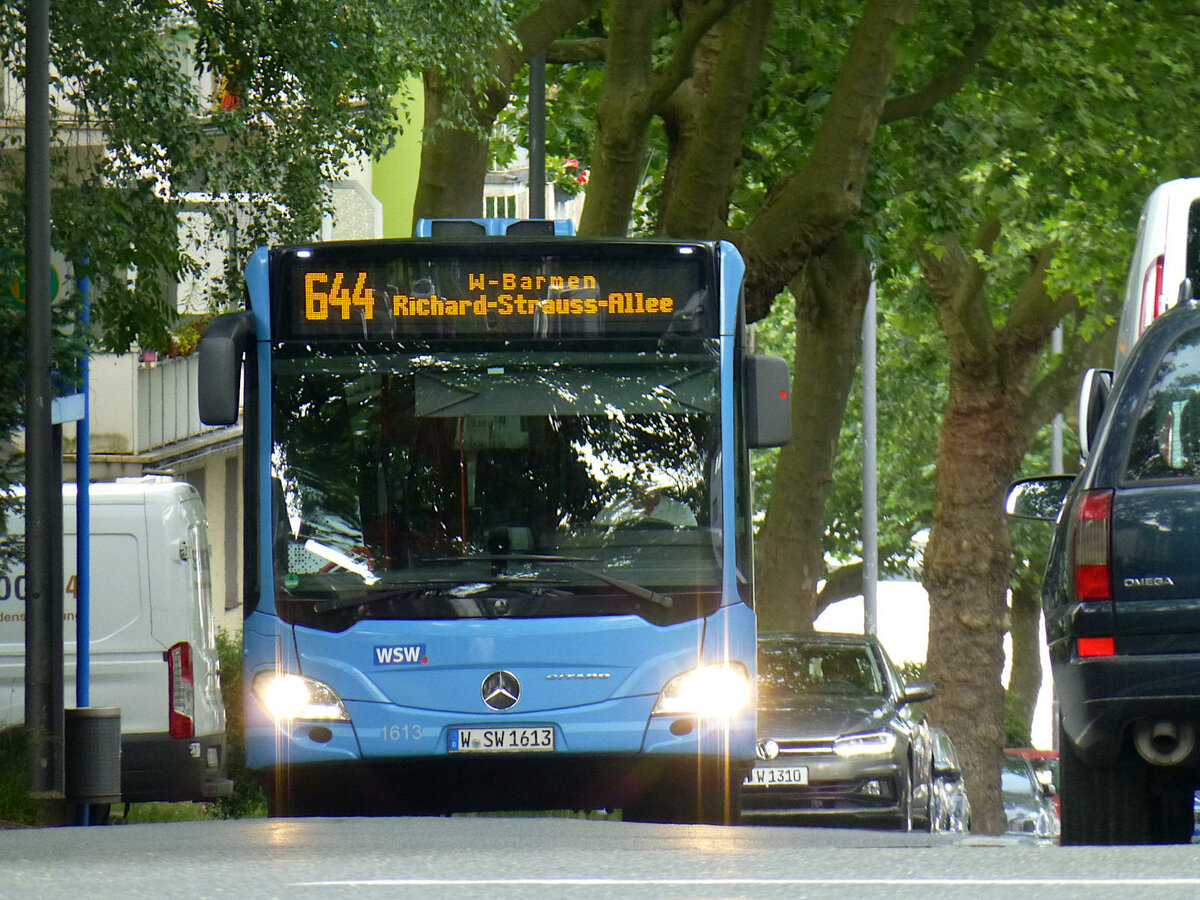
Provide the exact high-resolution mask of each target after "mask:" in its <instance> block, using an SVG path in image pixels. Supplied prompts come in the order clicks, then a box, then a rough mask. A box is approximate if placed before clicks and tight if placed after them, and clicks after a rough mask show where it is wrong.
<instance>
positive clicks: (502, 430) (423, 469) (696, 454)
mask: <svg viewBox="0 0 1200 900" xmlns="http://www.w3.org/2000/svg"><path fill="white" fill-rule="evenodd" d="M718 391H719V385H718V367H717V355H716V345H715V342H712V343H708V342H696V343H694V344H693V345H692V347H691V348H690V349H689V351H688V352H681V351H678V350H676V351H663V350H643V351H637V350H614V349H602V350H596V351H582V350H578V349H575V350H570V351H561V352H560V351H547V350H545V349H539V350H535V351H528V352H525V351H516V350H514V349H512V348H511V347H507V348H505V349H504V350H500V351H490V352H476V353H468V352H462V351H454V352H437V351H429V350H423V351H421V352H408V353H405V352H395V350H394V348H389V350H388V351H387V352H379V351H378V350H377V349H372V348H371V347H370V346H368V345H358V344H347V345H337V346H336V347H332V346H327V347H323V348H320V349H315V350H314V348H312V347H311V346H309V347H304V348H297V350H296V351H295V352H290V348H289V346H287V345H277V347H276V354H275V357H274V370H273V384H272V392H273V422H272V446H271V454H272V455H271V471H272V482H273V489H274V490H273V493H274V497H275V522H276V542H275V554H276V566H275V570H276V598H277V604H276V605H277V609H278V610H279V613H280V615H281V616H282V617H284V618H285V619H288V620H290V621H293V622H296V623H300V624H305V625H309V626H311V627H317V628H324V629H328V630H341V629H344V628H346V627H349V625H351V624H353V623H354V622H355V621H359V620H362V619H397V618H399V619H416V618H420V619H444V618H464V617H481V616H482V617H494V616H510V617H542V616H572V615H607V614H619V613H630V614H636V615H640V616H643V617H644V618H646V619H648V620H650V621H653V622H656V623H667V622H672V621H680V620H682V619H685V618H691V617H695V616H698V615H705V614H707V613H709V612H711V611H712V610H713V609H715V608H716V606H717V605H719V602H720V591H721V561H720V554H721V546H720V543H721V541H720V531H719V525H720V502H721V498H720V495H719V488H717V487H716V486H717V485H719V483H720V478H719V470H720V465H721V461H720V453H719V447H720V441H719V413H718V408H719V402H718V396H719V394H718Z"/></svg>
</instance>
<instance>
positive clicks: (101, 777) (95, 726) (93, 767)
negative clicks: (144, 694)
mask: <svg viewBox="0 0 1200 900" xmlns="http://www.w3.org/2000/svg"><path fill="white" fill-rule="evenodd" d="M63 716H64V721H63V725H64V728H63V732H64V733H63V740H64V748H63V749H64V756H65V768H66V773H65V775H66V779H65V780H66V785H65V787H66V794H67V800H69V801H70V802H72V803H119V802H120V800H121V710H120V708H119V707H104V706H84V707H80V708H78V709H66V710H63Z"/></svg>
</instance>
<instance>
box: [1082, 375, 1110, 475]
mask: <svg viewBox="0 0 1200 900" xmlns="http://www.w3.org/2000/svg"><path fill="white" fill-rule="evenodd" d="M1112 385H1113V373H1112V372H1110V371H1109V370H1108V369H1088V370H1087V371H1086V372H1085V373H1084V375H1083V384H1082V385H1080V387H1079V458H1080V459H1081V460H1085V459H1087V458H1088V454H1089V453H1091V452H1092V447H1093V446H1094V445H1095V443H1096V433H1097V432H1098V431H1099V430H1100V419H1101V418H1102V417H1103V416H1104V408H1105V407H1106V406H1107V405H1108V395H1109V394H1111V393H1112Z"/></svg>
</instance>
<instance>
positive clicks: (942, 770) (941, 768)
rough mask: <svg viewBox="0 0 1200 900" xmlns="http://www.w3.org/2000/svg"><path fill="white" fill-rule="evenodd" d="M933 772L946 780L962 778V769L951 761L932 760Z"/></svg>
mask: <svg viewBox="0 0 1200 900" xmlns="http://www.w3.org/2000/svg"><path fill="white" fill-rule="evenodd" d="M933 774H934V775H937V776H938V777H940V778H945V779H946V780H947V781H957V780H958V779H960V778H962V769H960V768H959V767H958V766H956V765H954V764H953V763H948V762H938V761H937V760H936V759H935V760H934V761H933Z"/></svg>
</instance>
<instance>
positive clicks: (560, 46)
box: [546, 37, 608, 63]
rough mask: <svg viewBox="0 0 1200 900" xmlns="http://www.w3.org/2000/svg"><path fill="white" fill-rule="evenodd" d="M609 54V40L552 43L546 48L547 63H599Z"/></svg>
mask: <svg viewBox="0 0 1200 900" xmlns="http://www.w3.org/2000/svg"><path fill="white" fill-rule="evenodd" d="M607 54H608V38H606V37H592V38H578V39H576V40H570V41H565V40H564V41H552V42H551V43H550V46H548V47H547V48H546V62H550V63H578V62H598V61H600V60H602V59H604V58H605V56H606V55H607Z"/></svg>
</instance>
